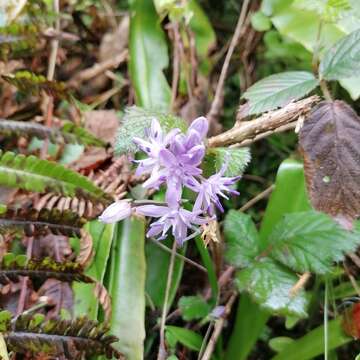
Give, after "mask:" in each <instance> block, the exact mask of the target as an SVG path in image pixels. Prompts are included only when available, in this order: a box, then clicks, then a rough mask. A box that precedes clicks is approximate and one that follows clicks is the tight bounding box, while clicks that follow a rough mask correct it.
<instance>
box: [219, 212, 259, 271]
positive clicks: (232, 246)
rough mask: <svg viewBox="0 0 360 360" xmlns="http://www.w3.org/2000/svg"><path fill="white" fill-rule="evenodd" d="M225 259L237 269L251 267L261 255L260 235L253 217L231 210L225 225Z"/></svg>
mask: <svg viewBox="0 0 360 360" xmlns="http://www.w3.org/2000/svg"><path fill="white" fill-rule="evenodd" d="M224 235H225V244H226V251H225V259H226V261H227V262H228V263H229V264H231V265H234V266H236V267H246V266H249V265H251V264H252V263H253V262H254V260H255V257H256V256H257V255H259V235H258V232H257V230H256V227H255V224H254V223H253V221H252V219H251V216H249V215H246V214H243V213H241V212H239V211H236V210H230V211H229V212H228V213H227V215H226V217H225V223H224Z"/></svg>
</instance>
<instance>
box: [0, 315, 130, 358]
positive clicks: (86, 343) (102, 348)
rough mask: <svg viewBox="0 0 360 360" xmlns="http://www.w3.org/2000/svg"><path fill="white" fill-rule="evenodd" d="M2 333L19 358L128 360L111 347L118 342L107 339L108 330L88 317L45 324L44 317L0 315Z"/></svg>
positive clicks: (115, 339)
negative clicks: (103, 356) (25, 355)
mask: <svg viewBox="0 0 360 360" xmlns="http://www.w3.org/2000/svg"><path fill="white" fill-rule="evenodd" d="M1 318H2V319H3V321H1V320H0V325H1V330H2V333H3V335H4V339H5V341H6V344H7V347H8V349H9V350H10V351H13V352H15V353H19V354H25V353H30V354H33V355H34V354H45V355H48V356H53V357H62V356H63V357H65V358H66V359H70V360H72V359H82V358H83V357H90V356H96V355H105V356H106V357H107V358H108V359H111V358H113V357H114V358H116V359H125V357H124V356H123V355H122V354H121V353H120V352H118V351H117V350H115V349H114V348H113V347H112V346H111V344H112V343H114V342H116V341H117V340H118V339H117V338H116V337H115V336H112V335H107V334H106V333H107V331H108V328H107V327H106V326H104V325H103V324H99V323H97V322H95V321H91V320H89V319H87V318H85V317H81V318H76V319H73V320H57V319H51V320H46V321H45V320H44V315H42V314H35V315H22V316H20V317H18V318H13V319H12V318H11V314H10V313H8V312H5V311H2V312H0V319H1Z"/></svg>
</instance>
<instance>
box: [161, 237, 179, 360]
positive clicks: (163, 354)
mask: <svg viewBox="0 0 360 360" xmlns="http://www.w3.org/2000/svg"><path fill="white" fill-rule="evenodd" d="M175 255H176V241H175V240H174V243H173V246H172V249H171V258H170V264H169V270H168V277H167V282H166V289H165V299H164V305H163V309H162V315H161V325H160V346H159V353H158V360H165V358H166V349H165V325H166V316H167V313H168V309H167V307H168V302H169V294H170V288H171V281H172V276H173V272H174V263H175Z"/></svg>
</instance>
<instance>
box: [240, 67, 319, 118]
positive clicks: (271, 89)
mask: <svg viewBox="0 0 360 360" xmlns="http://www.w3.org/2000/svg"><path fill="white" fill-rule="evenodd" d="M318 83H319V82H318V80H317V79H316V78H315V76H314V75H313V74H312V73H310V72H307V71H287V72H283V73H278V74H274V75H270V76H268V77H266V78H264V79H262V80H260V81H258V82H257V83H255V84H254V85H252V86H250V87H249V88H248V89H247V90H246V92H245V93H244V95H243V96H242V97H243V98H245V99H247V100H248V101H249V114H259V113H262V112H265V111H269V110H273V109H276V108H278V107H281V106H284V105H287V104H288V103H290V102H291V101H294V100H297V99H300V98H302V97H303V96H305V95H307V94H308V93H309V92H310V91H312V90H314V89H315V88H316V87H317V86H318Z"/></svg>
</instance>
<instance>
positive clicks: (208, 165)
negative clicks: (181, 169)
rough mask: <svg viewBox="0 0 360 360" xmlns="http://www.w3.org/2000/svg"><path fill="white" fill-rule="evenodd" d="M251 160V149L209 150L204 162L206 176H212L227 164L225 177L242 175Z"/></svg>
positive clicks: (217, 148) (219, 148) (220, 148)
mask: <svg viewBox="0 0 360 360" xmlns="http://www.w3.org/2000/svg"><path fill="white" fill-rule="evenodd" d="M250 160H251V153H250V149H249V148H238V149H236V148H223V147H216V148H208V149H207V151H206V155H205V158H204V162H203V170H204V174H205V175H206V176H210V175H212V174H213V173H215V172H218V171H220V169H221V167H222V166H223V165H224V164H227V168H226V171H225V173H224V176H238V175H242V174H243V172H244V171H245V168H246V166H247V165H248V164H249V162H250Z"/></svg>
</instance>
